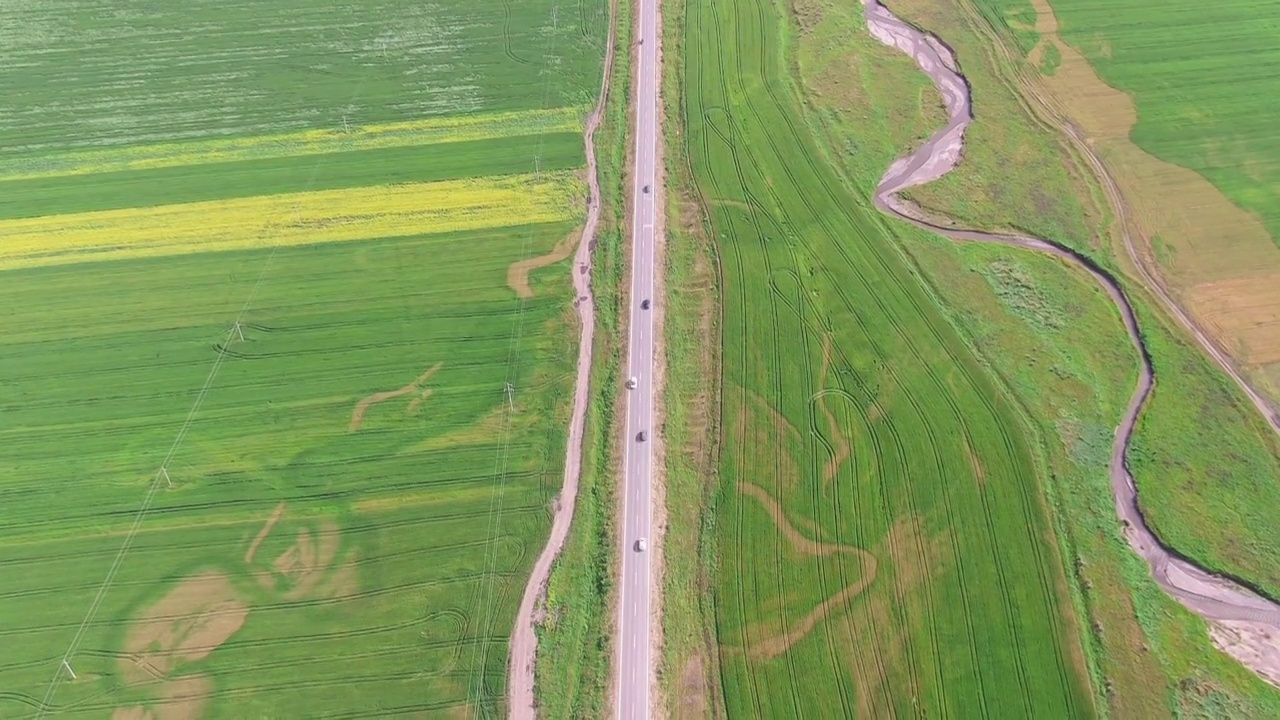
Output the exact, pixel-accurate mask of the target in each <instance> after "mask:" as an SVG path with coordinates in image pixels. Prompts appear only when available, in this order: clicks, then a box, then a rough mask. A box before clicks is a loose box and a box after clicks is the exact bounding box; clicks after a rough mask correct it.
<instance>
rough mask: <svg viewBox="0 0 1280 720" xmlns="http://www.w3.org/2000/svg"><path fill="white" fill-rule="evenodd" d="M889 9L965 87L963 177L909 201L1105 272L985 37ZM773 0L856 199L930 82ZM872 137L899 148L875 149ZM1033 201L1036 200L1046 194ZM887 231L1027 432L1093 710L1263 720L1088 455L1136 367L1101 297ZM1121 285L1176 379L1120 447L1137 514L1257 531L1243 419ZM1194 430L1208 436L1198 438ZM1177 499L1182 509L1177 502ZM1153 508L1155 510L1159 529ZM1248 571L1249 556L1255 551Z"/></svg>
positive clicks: (1078, 183) (931, 16) (819, 5)
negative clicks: (943, 46)
mask: <svg viewBox="0 0 1280 720" xmlns="http://www.w3.org/2000/svg"><path fill="white" fill-rule="evenodd" d="M891 5H892V7H893V8H894V10H895V11H896V12H898V13H900V14H901V15H902V16H903V17H904V18H905V19H908V20H911V21H914V22H917V23H918V24H920V25H921V26H923V27H925V28H927V29H930V30H933V31H935V32H937V33H939V34H940V35H941V36H942V37H944V38H946V39H948V40H949V41H951V42H952V43H953V46H954V47H955V48H956V49H957V51H958V54H959V57H960V62H961V63H962V67H963V69H964V71H965V72H966V74H967V75H968V77H969V78H970V81H971V83H972V85H973V89H974V100H975V113H976V114H977V117H978V122H977V123H975V125H974V129H973V132H972V133H971V134H970V136H969V142H970V146H969V150H968V151H967V152H966V156H965V162H964V163H963V164H962V165H961V170H962V171H963V172H959V173H958V174H957V175H956V176H954V177H952V178H948V179H945V180H943V181H940V182H938V183H936V184H934V185H931V186H928V187H926V188H921V189H919V190H918V191H916V192H915V193H914V199H915V200H917V201H918V202H921V203H922V204H924V205H926V206H928V207H933V208H936V209H939V210H941V211H943V212H945V213H947V214H949V215H952V216H954V217H958V218H961V219H962V220H965V221H968V222H971V223H973V224H975V225H979V226H987V227H991V226H997V227H999V226H1004V227H1021V228H1023V229H1026V230H1028V231H1031V232H1035V233H1037V234H1043V235H1047V236H1049V237H1054V238H1055V239H1060V240H1062V241H1064V242H1067V243H1068V244H1070V245H1073V246H1074V247H1077V248H1079V249H1081V250H1084V251H1086V252H1089V253H1090V254H1091V255H1093V256H1094V257H1095V258H1097V259H1099V260H1100V261H1101V262H1103V264H1106V265H1109V266H1112V267H1114V265H1115V262H1114V260H1113V259H1112V258H1110V257H1108V256H1107V255H1105V252H1106V244H1105V243H1104V242H1099V241H1098V240H1097V238H1103V237H1105V236H1106V233H1105V231H1104V229H1103V228H1105V227H1106V222H1107V221H1109V219H1110V218H1109V216H1108V213H1106V212H1105V210H1104V209H1101V208H1103V207H1104V206H1102V205H1101V204H1100V202H1099V198H1100V197H1101V194H1100V192H1099V191H1098V190H1097V188H1096V187H1093V186H1092V184H1091V181H1089V179H1088V178H1087V177H1086V176H1084V175H1083V174H1077V173H1078V170H1077V168H1079V167H1080V165H1079V163H1076V162H1075V160H1074V158H1072V157H1071V156H1070V154H1069V153H1068V152H1067V151H1066V149H1065V148H1063V147H1062V146H1061V145H1060V144H1059V143H1058V142H1057V140H1056V139H1055V137H1054V135H1053V134H1052V131H1051V130H1050V129H1049V128H1047V127H1044V126H1041V125H1039V124H1038V123H1037V122H1036V121H1035V120H1034V119H1033V118H1032V117H1031V116H1030V115H1029V114H1028V111H1027V110H1026V109H1025V107H1024V106H1023V104H1022V103H1021V102H1020V99H1019V98H1018V96H1017V95H1016V93H1014V92H1013V91H1011V90H1010V88H1009V87H1008V85H1007V84H1006V83H1005V82H1004V80H1003V79H1002V75H1001V73H1002V72H1004V71H1007V69H1005V68H1001V67H1000V66H999V65H998V64H997V61H996V60H995V56H994V54H992V53H991V52H990V51H989V49H987V48H984V47H983V43H984V42H987V41H994V40H992V39H988V38H984V37H983V36H982V34H981V33H978V32H975V31H974V29H973V28H972V27H971V26H969V25H968V24H967V21H966V19H965V16H964V14H963V13H962V12H961V11H960V5H957V4H953V3H925V2H922V0H899V1H897V2H893V3H891ZM793 10H794V11H795V15H796V21H797V25H798V26H799V28H800V33H799V49H798V51H799V54H800V60H799V73H800V75H801V78H802V81H803V84H804V86H805V89H806V92H807V93H808V94H809V96H810V100H811V104H812V107H811V110H812V111H813V112H812V114H811V120H813V121H814V124H815V125H817V126H819V127H818V131H819V133H820V134H822V135H825V136H826V138H827V145H828V146H829V147H830V148H832V149H833V150H834V151H835V154H838V155H839V161H840V162H841V164H843V165H844V167H845V169H846V172H847V175H848V176H849V177H850V178H851V179H852V181H853V182H854V183H855V184H857V185H859V187H860V190H861V191H862V192H869V191H870V189H871V187H873V185H874V183H875V181H876V179H877V178H878V177H879V174H880V173H881V172H883V169H884V167H886V166H887V164H888V163H889V162H891V161H892V159H893V158H894V157H896V155H897V154H900V153H901V152H904V151H905V149H906V148H907V147H908V144H909V143H910V141H911V140H912V139H913V138H915V137H918V136H919V134H920V133H921V132H926V133H927V131H928V130H929V129H931V128H932V127H934V126H935V123H933V122H926V120H928V119H929V118H930V117H936V112H937V111H936V107H931V102H934V103H936V100H931V99H930V98H932V97H933V96H932V95H928V94H927V93H925V91H929V92H931V88H927V87H925V88H924V90H922V86H923V85H924V83H925V81H924V80H923V76H922V75H920V74H919V72H918V71H917V70H916V69H915V68H914V66H912V65H911V64H910V63H909V62H908V61H906V60H905V59H896V60H895V59H888V58H886V57H885V56H884V50H883V49H882V48H880V47H879V46H878V43H874V41H871V40H869V38H867V37H866V30H865V25H864V23H863V22H862V20H861V17H860V10H861V8H860V6H858V5H856V4H851V5H850V6H849V7H848V8H845V7H842V6H838V5H837V4H836V3H833V2H829V1H828V0H795V2H794V4H793ZM922 93H925V94H922ZM885 108H892V109H894V111H893V112H886V111H885ZM887 118H892V122H889V121H888V120H887ZM886 138H893V139H894V141H895V143H901V142H902V141H903V140H905V141H906V144H897V145H896V149H895V148H888V149H886V143H885V139H886ZM841 150H844V152H843V153H841V152H840V151H841ZM975 198H976V200H975ZM1046 199H1048V200H1052V201H1054V202H1053V203H1052V204H1046V202H1045V201H1046ZM901 236H902V237H903V238H904V246H905V247H906V249H907V250H908V252H909V253H910V254H911V256H912V257H913V259H914V260H915V262H916V264H917V266H918V267H919V268H920V270H921V271H922V272H923V274H924V275H925V276H926V278H927V279H928V281H929V283H930V285H931V286H932V287H933V288H934V290H935V292H936V293H937V294H938V295H939V296H940V297H941V298H942V299H943V300H944V302H945V305H946V307H947V308H948V309H949V311H950V313H951V314H952V317H953V319H955V320H956V321H957V323H958V324H959V325H960V326H961V327H962V328H963V329H964V330H965V333H966V335H968V336H969V338H970V340H971V341H972V343H973V344H974V345H975V346H976V347H977V348H979V350H980V352H981V353H982V355H983V356H984V357H985V358H986V359H987V362H988V363H989V365H990V366H991V367H992V368H993V369H994V370H995V371H996V372H997V374H998V375H999V376H1000V377H1001V378H1002V379H1003V380H1004V383H1005V385H1006V386H1007V387H1009V388H1010V389H1012V390H1013V392H1014V393H1015V395H1016V396H1017V397H1018V399H1019V401H1020V404H1022V406H1023V408H1024V410H1025V411H1026V412H1025V414H1026V415H1027V416H1028V417H1029V419H1030V420H1031V421H1032V422H1033V423H1034V424H1035V425H1036V426H1037V431H1038V435H1039V437H1040V444H1041V445H1042V448H1043V451H1044V454H1045V458H1046V460H1047V470H1048V480H1049V486H1050V497H1051V499H1052V500H1053V503H1054V505H1055V508H1056V510H1057V513H1056V514H1057V522H1058V526H1059V528H1060V532H1059V536H1060V537H1061V538H1062V539H1063V542H1064V552H1065V553H1066V554H1067V559H1068V567H1070V568H1073V570H1074V576H1075V582H1076V585H1077V596H1078V602H1079V603H1080V604H1082V605H1083V606H1084V607H1085V608H1086V609H1087V611H1088V616H1089V620H1090V622H1089V629H1088V634H1089V636H1090V637H1089V638H1087V640H1088V641H1089V643H1088V644H1089V646H1090V647H1091V648H1093V649H1094V655H1095V662H1094V663H1093V667H1094V675H1095V683H1096V684H1097V686H1098V687H1099V689H1100V692H1101V693H1102V695H1104V697H1105V700H1106V703H1107V705H1108V706H1109V708H1110V711H1111V713H1112V714H1113V715H1115V716H1117V717H1135V716H1143V717H1150V716H1162V715H1163V716H1166V717H1167V716H1171V715H1177V716H1190V717H1201V716H1232V717H1274V716H1276V715H1277V714H1278V713H1280V694H1278V693H1276V691H1275V690H1274V689H1273V688H1271V687H1269V686H1267V685H1265V684H1264V683H1262V682H1261V681H1259V680H1258V679H1257V678H1256V677H1254V676H1253V675H1252V674H1251V673H1249V672H1247V671H1245V670H1244V669H1242V668H1241V667H1240V666H1239V665H1237V664H1235V663H1234V662H1233V661H1231V660H1229V659H1227V658H1226V657H1225V656H1223V655H1222V654H1221V653H1219V652H1217V651H1216V650H1215V649H1214V648H1213V647H1212V646H1211V644H1210V642H1209V639H1208V637H1207V636H1206V634H1205V631H1204V624H1203V623H1202V622H1201V621H1199V620H1198V619H1197V618H1195V617H1193V616H1191V615H1190V614H1189V613H1187V612H1185V611H1183V610H1182V609H1181V608H1180V606H1178V605H1176V604H1175V603H1173V602H1172V601H1171V600H1169V599H1168V598H1167V597H1165V596H1164V595H1163V594H1162V593H1161V592H1160V591H1159V590H1158V589H1157V588H1156V587H1155V585H1154V584H1153V583H1152V582H1151V581H1150V579H1149V578H1148V577H1147V573H1146V568H1145V566H1144V565H1143V564H1142V562H1141V561H1140V560H1138V559H1137V558H1136V557H1135V556H1134V555H1133V554H1132V553H1131V552H1130V551H1129V549H1128V547H1127V546H1126V544H1125V543H1124V541H1123V539H1122V538H1121V537H1120V535H1119V532H1118V530H1119V528H1118V524H1117V522H1116V519H1115V514H1114V508H1113V506H1112V502H1111V497H1110V491H1109V488H1108V486H1107V476H1106V457H1105V455H1106V450H1107V444H1108V443H1109V442H1110V434H1111V431H1112V428H1113V427H1114V424H1115V419H1116V418H1117V417H1118V416H1119V414H1120V411H1121V408H1122V407H1123V404H1124V402H1125V400H1127V397H1128V393H1129V391H1130V390H1131V389H1132V382H1133V377H1134V375H1135V373H1136V363H1135V360H1134V359H1133V357H1132V350H1131V349H1129V348H1128V346H1127V341H1126V340H1125V338H1124V336H1123V334H1122V333H1121V332H1120V329H1119V325H1118V323H1119V319H1118V317H1116V316H1115V313H1114V310H1113V309H1111V308H1110V306H1109V303H1107V302H1106V300H1105V298H1103V297H1101V296H1100V294H1099V293H1098V292H1097V291H1096V289H1095V287H1094V286H1093V284H1092V283H1090V282H1088V281H1087V278H1084V277H1083V276H1081V275H1080V274H1079V273H1078V272H1075V271H1073V270H1072V269H1071V268H1069V267H1067V266H1065V265H1062V264H1061V263H1058V262H1056V261H1053V260H1051V259H1048V258H1044V257H1038V256H1035V255H1032V254H1029V253H1020V252H1017V251H1011V250H1007V249H1000V248H991V247H984V246H972V245H955V244H952V243H950V242H948V241H943V240H940V239H937V238H932V237H929V236H922V235H918V234H913V233H907V232H904V233H901ZM1129 291H1130V293H1131V296H1132V297H1133V298H1134V300H1135V304H1137V305H1138V309H1139V314H1140V315H1141V316H1142V321H1143V322H1144V327H1145V333H1146V335H1147V338H1148V340H1149V342H1150V344H1151V345H1152V351H1153V354H1154V355H1155V359H1156V365H1157V372H1158V373H1161V375H1162V377H1164V378H1174V379H1176V382H1165V383H1164V384H1162V385H1158V386H1157V390H1156V395H1155V397H1154V398H1153V401H1152V404H1151V406H1150V410H1149V412H1147V413H1146V414H1145V415H1144V417H1143V420H1142V425H1141V427H1140V433H1139V436H1138V440H1137V442H1136V444H1135V448H1134V452H1133V455H1132V459H1133V461H1134V470H1135V475H1137V476H1138V483H1139V486H1140V490H1141V492H1142V494H1143V503H1144V506H1145V507H1148V508H1154V509H1156V512H1155V513H1154V514H1153V518H1154V520H1155V524H1156V527H1157V530H1158V531H1160V532H1162V533H1165V537H1170V535H1169V534H1167V533H1168V532H1169V529H1170V526H1177V525H1179V524H1181V527H1182V528H1184V529H1185V531H1186V532H1187V537H1189V538H1196V537H1203V536H1202V535H1200V534H1199V533H1200V531H1201V530H1202V529H1203V525H1204V524H1205V523H1204V520H1203V518H1204V516H1205V513H1206V512H1208V513H1210V514H1211V516H1213V515H1216V518H1217V519H1216V520H1215V522H1217V523H1218V524H1217V527H1218V528H1221V530H1222V531H1239V530H1242V529H1243V530H1245V531H1246V532H1248V531H1249V530H1254V531H1259V530H1261V529H1263V528H1266V527H1268V525H1267V524H1266V523H1264V522H1260V519H1259V518H1258V517H1256V516H1257V515H1261V514H1263V513H1265V512H1266V507H1268V505H1267V504H1265V503H1264V504H1263V505H1262V507H1259V508H1254V507H1253V506H1251V504H1250V502H1249V498H1251V497H1257V496H1258V494H1257V492H1256V488H1250V487H1249V481H1250V480H1251V479H1252V480H1253V482H1254V483H1256V482H1257V479H1258V478H1266V477H1274V476H1275V472H1274V467H1275V466H1274V465H1273V464H1272V463H1273V462H1274V452H1270V451H1269V450H1268V448H1269V443H1268V441H1267V439H1266V438H1265V437H1263V436H1262V435H1261V434H1259V432H1258V430H1259V424H1260V423H1259V422H1255V421H1254V420H1253V418H1252V417H1251V416H1250V414H1249V412H1248V408H1246V407H1244V406H1243V405H1242V404H1241V402H1240V399H1239V398H1238V397H1236V393H1235V392H1234V391H1233V390H1234V389H1233V388H1231V387H1229V386H1227V385H1226V384H1225V381H1224V380H1223V379H1222V378H1220V377H1218V373H1217V372H1216V371H1214V370H1213V369H1212V368H1211V366H1210V365H1209V363H1208V361H1207V360H1205V359H1204V358H1203V357H1201V356H1200V354H1199V353H1198V351H1197V350H1196V349H1195V348H1194V347H1192V346H1190V345H1189V344H1188V343H1187V342H1185V341H1184V340H1182V339H1181V334H1180V333H1177V332H1174V331H1173V330H1172V329H1171V327H1170V325H1169V324H1168V322H1167V321H1165V320H1164V319H1163V318H1162V317H1161V316H1160V315H1159V314H1158V313H1157V312H1156V311H1155V310H1154V309H1153V306H1152V303H1151V300H1150V299H1149V298H1148V297H1147V296H1146V295H1145V293H1142V292H1140V291H1138V290H1137V289H1136V288H1133V287H1129ZM1197 427H1199V428H1201V430H1200V431H1197V430H1196V429H1195V428H1197ZM1204 427H1214V428H1215V429H1216V430H1217V432H1215V433H1213V437H1205V435H1206V434H1205V433H1204V432H1203V428H1204ZM1177 497H1181V498H1184V501H1183V502H1178V501H1177V499H1176V498H1177ZM1187 497H1190V498H1192V499H1194V500H1196V501H1197V502H1195V503H1193V504H1191V506H1188V504H1187V503H1186V502H1185V498H1187ZM1263 497H1264V498H1265V493H1264V494H1263ZM1161 510H1164V511H1166V513H1165V514H1166V515H1167V516H1168V515H1172V517H1170V518H1169V520H1168V521H1166V522H1165V523H1164V524H1163V525H1162V524H1161V522H1160V515H1161V512H1160V511H1161ZM1193 516H1198V517H1200V518H1201V520H1200V521H1199V524H1198V525H1197V524H1193V523H1191V522H1190V520H1191V517H1193ZM1193 529H1194V530H1195V532H1190V531H1191V530H1193ZM1175 536H1176V530H1175ZM1214 540H1215V538H1205V539H1202V540H1201V541H1200V545H1199V546H1194V545H1193V546H1184V545H1182V544H1180V543H1179V542H1178V541H1176V540H1175V542H1174V544H1175V546H1176V547H1180V549H1183V550H1184V552H1187V553H1188V554H1191V555H1193V556H1195V557H1197V559H1201V560H1205V558H1208V557H1211V556H1212V545H1213V543H1214ZM1221 540H1226V538H1221ZM1259 540H1260V541H1261V542H1258V541H1259ZM1266 544H1267V541H1266V539H1265V538H1254V537H1250V538H1248V540H1247V545H1248V546H1249V547H1248V548H1242V549H1240V550H1238V552H1237V553H1236V555H1235V557H1233V558H1231V560H1233V561H1235V562H1236V563H1237V564H1238V563H1239V562H1240V561H1241V559H1247V558H1245V557H1244V556H1246V555H1247V554H1249V553H1256V552H1257V548H1258V547H1259V546H1260V545H1261V546H1263V547H1264V548H1265V545H1266ZM1219 547H1220V548H1223V547H1227V545H1225V544H1222V545H1219ZM1255 557H1260V558H1265V557H1266V554H1265V553H1260V554H1258V555H1256V556H1255ZM1224 559H1226V558H1225V557H1224V556H1222V555H1221V554H1219V556H1218V558H1217V560H1218V562H1214V561H1213V560H1212V559H1210V560H1206V561H1207V562H1208V564H1209V565H1210V566H1211V567H1219V568H1221V567H1230V565H1224V564H1223V563H1222V561H1223V560H1224ZM1254 567H1255V568H1256V569H1265V568H1266V567H1268V564H1267V563H1266V562H1265V561H1259V562H1256V563H1255V564H1254ZM1269 567H1271V568H1274V567H1276V565H1274V564H1271V565H1269ZM1254 577H1255V578H1256V577H1260V576H1257V575H1255V576H1254Z"/></svg>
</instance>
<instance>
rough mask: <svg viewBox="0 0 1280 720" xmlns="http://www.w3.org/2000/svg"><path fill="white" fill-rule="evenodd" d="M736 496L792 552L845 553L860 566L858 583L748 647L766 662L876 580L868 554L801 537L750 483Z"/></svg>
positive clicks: (741, 484)
mask: <svg viewBox="0 0 1280 720" xmlns="http://www.w3.org/2000/svg"><path fill="white" fill-rule="evenodd" d="M738 492H740V493H742V494H743V495H747V496H749V497H752V498H755V500H756V501H758V502H759V503H760V504H761V505H762V506H764V509H765V510H766V511H767V512H768V513H769V515H770V516H771V517H772V518H773V521H774V523H775V524H776V525H777V526H778V531H779V532H780V533H782V536H783V537H784V538H786V539H787V542H789V543H790V544H791V546H792V548H794V549H795V551H796V552H799V553H803V554H806V555H816V556H826V555H832V554H834V553H849V554H852V555H856V556H858V559H859V560H860V561H861V562H862V573H861V575H860V576H859V578H858V581H857V582H855V583H853V584H851V585H849V586H847V587H845V588H844V589H842V590H840V591H839V592H837V593H836V594H835V595H832V596H831V597H829V598H827V599H826V600H823V601H822V602H821V603H819V604H818V605H817V606H816V607H815V608H814V609H813V610H811V611H810V612H809V613H808V614H807V615H805V616H804V617H803V618H801V619H800V620H799V621H797V622H795V623H792V624H790V625H789V627H788V629H787V631H786V632H785V633H782V634H780V635H774V636H770V637H764V638H761V639H759V640H754V641H752V643H751V648H750V653H751V656H752V657H753V658H755V659H757V660H768V659H769V658H773V657H776V656H778V655H781V654H782V653H784V652H786V651H787V650H788V649H789V648H790V647H791V646H792V645H795V644H796V643H797V642H799V641H800V640H803V639H804V638H805V637H807V636H808V635H809V633H811V632H813V628H814V627H815V626H816V625H817V624H818V622H819V621H821V620H822V619H823V618H825V617H826V616H827V614H828V613H830V612H831V611H832V610H835V609H836V608H838V607H840V606H842V605H844V603H846V602H848V601H849V600H850V599H852V598H854V597H857V596H858V595H859V594H861V593H862V591H864V590H866V589H867V588H868V587H869V586H870V585H871V583H872V582H874V581H875V579H876V566H877V563H876V558H875V556H874V555H872V554H871V553H869V552H867V551H866V550H863V549H862V548H857V547H853V546H850V545H838V544H835V543H820V542H816V541H813V540H810V539H809V538H807V537H805V536H804V535H803V534H802V533H801V532H800V531H799V530H797V529H796V528H795V526H793V525H792V524H791V523H790V522H789V521H788V520H787V518H786V515H785V513H784V512H783V510H782V506H781V505H779V504H778V502H777V501H776V500H774V499H773V497H771V496H770V495H769V494H768V493H767V492H765V491H764V490H762V489H761V488H759V487H757V486H755V485H752V484H750V483H745V482H739V483H738ZM747 634H748V635H749V636H753V635H755V634H754V633H752V632H751V631H748V633H747Z"/></svg>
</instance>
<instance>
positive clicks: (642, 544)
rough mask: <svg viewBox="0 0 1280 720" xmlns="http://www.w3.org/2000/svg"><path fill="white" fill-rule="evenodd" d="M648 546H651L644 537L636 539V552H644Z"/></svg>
mask: <svg viewBox="0 0 1280 720" xmlns="http://www.w3.org/2000/svg"><path fill="white" fill-rule="evenodd" d="M647 547H649V545H648V544H647V543H646V542H645V541H644V538H640V539H639V540H637V541H636V552H644V549H645V548H647Z"/></svg>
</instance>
